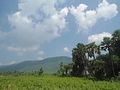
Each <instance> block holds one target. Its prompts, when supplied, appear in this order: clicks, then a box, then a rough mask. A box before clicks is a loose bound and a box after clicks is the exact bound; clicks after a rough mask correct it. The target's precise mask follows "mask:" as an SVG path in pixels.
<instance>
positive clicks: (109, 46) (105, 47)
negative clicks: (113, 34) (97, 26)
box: [101, 37, 115, 76]
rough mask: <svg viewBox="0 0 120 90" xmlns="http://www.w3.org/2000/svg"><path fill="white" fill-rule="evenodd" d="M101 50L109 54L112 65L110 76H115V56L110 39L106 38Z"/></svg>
mask: <svg viewBox="0 0 120 90" xmlns="http://www.w3.org/2000/svg"><path fill="white" fill-rule="evenodd" d="M101 48H102V50H104V51H108V53H109V62H108V63H110V65H111V66H110V68H111V71H110V73H111V74H110V76H115V71H114V66H113V60H112V55H113V51H114V50H113V41H112V39H111V38H109V37H104V39H103V42H101Z"/></svg>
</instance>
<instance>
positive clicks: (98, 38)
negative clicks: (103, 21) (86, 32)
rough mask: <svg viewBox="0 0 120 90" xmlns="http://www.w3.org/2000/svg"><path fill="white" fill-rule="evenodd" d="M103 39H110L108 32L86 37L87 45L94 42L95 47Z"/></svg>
mask: <svg viewBox="0 0 120 90" xmlns="http://www.w3.org/2000/svg"><path fill="white" fill-rule="evenodd" d="M104 37H110V38H111V37H112V35H111V34H110V33H108V32H103V33H101V34H94V35H91V36H89V37H88V43H90V42H95V43H96V44H97V45H99V44H100V43H101V42H102V41H103V38H104Z"/></svg>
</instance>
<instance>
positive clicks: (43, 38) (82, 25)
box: [0, 0, 120, 65]
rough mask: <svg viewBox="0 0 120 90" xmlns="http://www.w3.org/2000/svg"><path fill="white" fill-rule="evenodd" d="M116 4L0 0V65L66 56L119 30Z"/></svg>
mask: <svg viewBox="0 0 120 90" xmlns="http://www.w3.org/2000/svg"><path fill="white" fill-rule="evenodd" d="M119 12H120V0H92V2H91V1H90V0H12V1H11V0H0V65H8V64H14V63H18V62H22V61H26V60H27V61H28V60H43V59H44V58H47V57H55V56H69V57H71V53H72V49H73V48H74V47H75V46H76V44H77V43H79V42H82V43H84V44H87V43H90V42H96V44H100V42H101V41H102V39H103V37H112V35H111V34H112V33H113V32H114V31H115V30H117V29H120V27H119V26H120V13H119Z"/></svg>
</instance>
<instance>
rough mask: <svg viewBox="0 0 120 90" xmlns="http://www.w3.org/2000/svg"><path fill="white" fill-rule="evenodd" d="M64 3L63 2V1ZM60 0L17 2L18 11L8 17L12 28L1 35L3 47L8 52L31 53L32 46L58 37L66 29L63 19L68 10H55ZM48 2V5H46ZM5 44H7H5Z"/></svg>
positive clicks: (23, 0) (22, 0)
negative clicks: (5, 47)
mask: <svg viewBox="0 0 120 90" xmlns="http://www.w3.org/2000/svg"><path fill="white" fill-rule="evenodd" d="M63 1H64V0H63ZM63 1H62V2H61V1H60V0H19V3H18V11H17V12H15V13H13V14H11V15H9V16H8V20H9V23H10V25H11V26H12V28H13V29H12V30H11V31H9V32H5V33H4V32H0V34H3V35H2V36H1V38H3V39H4V41H5V42H4V43H5V45H7V44H8V43H9V47H8V46H7V48H8V50H9V51H22V52H26V51H32V50H34V49H38V48H34V46H37V47H38V46H40V44H41V43H44V42H48V41H50V40H53V39H54V38H56V37H59V36H60V33H61V32H62V31H63V29H64V28H65V27H66V24H67V22H66V19H65V17H66V16H67V14H68V8H67V7H65V8H62V9H61V10H57V9H56V7H55V6H56V5H57V2H61V3H63ZM48 2H49V3H48ZM6 43H7V44H6Z"/></svg>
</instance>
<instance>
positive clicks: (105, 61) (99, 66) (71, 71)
mask: <svg viewBox="0 0 120 90" xmlns="http://www.w3.org/2000/svg"><path fill="white" fill-rule="evenodd" d="M103 51H104V52H103ZM101 52H102V53H101ZM72 60H73V63H72V64H69V65H63V63H61V64H60V69H59V70H58V73H59V74H60V75H62V76H76V77H85V76H86V77H88V76H92V77H96V78H97V79H106V78H111V77H116V76H118V75H119V74H120V30H116V31H115V32H114V33H113V34H112V38H110V37H104V39H103V41H102V42H101V44H100V45H96V44H95V42H92V43H89V44H87V45H85V44H83V43H78V44H77V46H76V47H75V48H73V50H72Z"/></svg>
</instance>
